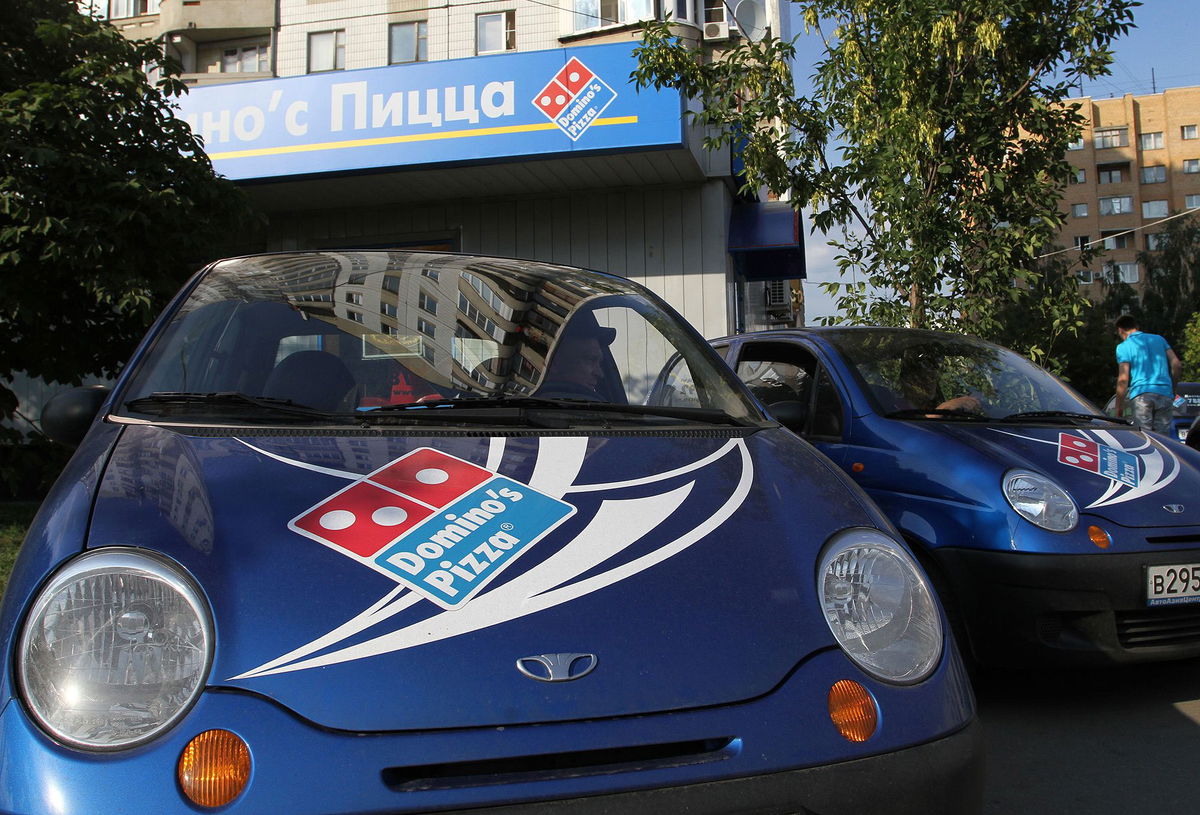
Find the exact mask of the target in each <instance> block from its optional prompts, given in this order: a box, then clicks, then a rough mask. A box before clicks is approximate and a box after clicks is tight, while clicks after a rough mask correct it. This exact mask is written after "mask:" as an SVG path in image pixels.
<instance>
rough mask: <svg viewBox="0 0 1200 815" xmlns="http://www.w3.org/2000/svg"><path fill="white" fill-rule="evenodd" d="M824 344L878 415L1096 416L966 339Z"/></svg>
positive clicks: (1034, 374) (876, 335)
mask: <svg viewBox="0 0 1200 815" xmlns="http://www.w3.org/2000/svg"><path fill="white" fill-rule="evenodd" d="M829 338H830V340H831V341H832V343H833V344H834V346H835V347H836V348H837V349H838V350H839V352H840V354H841V356H842V358H843V359H844V360H845V361H846V362H847V363H848V364H849V366H850V367H851V369H852V370H853V371H854V373H855V374H856V375H857V377H858V379H859V381H860V384H862V385H863V386H864V388H865V389H866V391H867V392H868V394H869V395H870V397H871V399H872V400H873V401H874V402H875V405H876V408H877V410H878V412H880V413H882V414H884V415H892V416H897V417H913V418H924V417H925V416H926V414H928V416H929V417H930V418H936V417H951V418H952V417H953V416H954V415H956V414H961V415H962V416H964V417H967V416H974V417H976V418H978V417H985V418H988V419H1007V418H1015V417H1022V416H1025V417H1037V416H1039V415H1045V414H1079V415H1081V416H1086V415H1092V414H1097V413H1099V411H1098V410H1097V409H1096V408H1095V407H1094V406H1093V405H1091V404H1090V403H1089V402H1088V401H1087V400H1086V399H1084V398H1083V397H1082V396H1080V395H1079V394H1077V393H1075V392H1074V391H1073V390H1071V389H1070V388H1068V387H1067V386H1066V385H1064V384H1063V383H1062V382H1061V381H1060V380H1058V379H1057V378H1055V377H1054V376H1052V375H1051V374H1049V373H1048V372H1046V371H1045V370H1044V369H1042V368H1039V367H1038V366H1036V365H1034V364H1033V363H1032V362H1030V361H1029V360H1027V359H1025V358H1024V357H1022V356H1020V355H1019V354H1016V353H1014V352H1012V351H1009V350H1008V349H1006V348H1001V347H1000V346H997V345H992V344H991V343H987V342H983V341H981V340H977V339H974V338H971V337H964V336H959V335H953V334H941V333H936V332H927V331H913V330H905V329H896V330H890V329H878V330H846V331H840V332H833V333H831V334H830V335H829Z"/></svg>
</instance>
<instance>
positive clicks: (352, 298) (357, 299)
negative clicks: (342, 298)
mask: <svg viewBox="0 0 1200 815" xmlns="http://www.w3.org/2000/svg"><path fill="white" fill-rule="evenodd" d="M346 302H347V303H350V304H351V305H355V306H361V305H362V302H363V296H362V292H357V291H348V292H346Z"/></svg>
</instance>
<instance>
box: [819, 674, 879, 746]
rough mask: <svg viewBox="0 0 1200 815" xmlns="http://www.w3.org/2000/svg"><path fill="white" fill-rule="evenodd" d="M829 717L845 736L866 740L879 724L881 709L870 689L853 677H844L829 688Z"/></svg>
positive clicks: (846, 737) (849, 738) (850, 738)
mask: <svg viewBox="0 0 1200 815" xmlns="http://www.w3.org/2000/svg"><path fill="white" fill-rule="evenodd" d="M829 718H830V719H831V720H832V721H833V724H834V727H836V728H837V729H838V732H839V733H841V734H842V737H843V738H845V739H847V740H849V741H866V740H867V739H869V738H871V736H873V735H874V734H875V728H876V727H877V726H878V725H879V709H878V708H877V707H876V706H875V697H873V696H872V695H871V692H870V691H869V690H867V689H866V688H864V687H863V686H862V685H860V684H859V683H857V682H855V681H854V680H852V679H843V680H841V681H839V682H835V683H834V684H833V687H832V688H830V689H829Z"/></svg>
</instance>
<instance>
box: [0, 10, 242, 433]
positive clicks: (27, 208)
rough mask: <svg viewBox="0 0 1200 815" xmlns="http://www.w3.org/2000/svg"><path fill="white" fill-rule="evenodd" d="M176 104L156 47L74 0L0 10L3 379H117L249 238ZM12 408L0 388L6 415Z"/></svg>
mask: <svg viewBox="0 0 1200 815" xmlns="http://www.w3.org/2000/svg"><path fill="white" fill-rule="evenodd" d="M147 65H159V66H162V68H163V78H162V79H160V80H159V81H157V82H156V83H154V84H152V83H151V82H150V81H149V80H148V79H147V76H146V74H145V72H144V68H145V66H147ZM184 90H185V87H184V85H183V83H182V82H181V81H180V80H179V78H178V73H177V68H176V67H175V66H173V65H170V64H167V63H166V62H165V61H164V59H163V55H162V53H161V51H160V49H159V48H158V47H157V46H155V45H154V44H152V43H150V42H145V41H143V42H129V41H127V40H126V39H124V38H123V37H122V36H121V35H120V34H119V33H118V32H117V31H116V30H115V29H113V28H112V27H111V26H109V25H107V24H106V23H103V22H100V21H97V20H94V19H92V18H90V17H88V16H85V15H83V14H80V13H79V11H78V10H77V9H76V6H75V4H74V3H73V2H71V0H7V2H5V3H4V4H2V5H0V331H3V334H4V337H5V340H6V341H5V343H3V344H2V345H0V380H3V379H8V378H9V377H11V374H12V373H13V372H15V371H22V370H24V371H26V372H27V373H29V374H30V375H31V376H35V377H42V378H45V379H48V380H56V381H61V382H72V381H74V382H78V381H79V379H80V378H81V377H83V376H86V375H89V374H110V373H112V372H113V371H114V370H115V369H116V368H117V367H118V366H119V365H120V364H121V362H122V361H123V360H124V358H125V357H126V356H127V355H128V354H129V352H130V350H131V348H132V345H133V344H134V342H135V341H136V340H137V338H138V337H140V335H141V334H142V333H143V332H144V330H145V328H146V326H147V324H148V322H149V320H150V319H151V318H152V317H153V315H154V314H155V313H157V311H158V310H159V309H160V308H161V306H162V304H163V302H164V301H165V299H166V297H168V296H169V295H170V294H171V293H172V292H173V291H175V290H176V289H177V288H178V287H179V285H180V283H181V282H182V281H183V280H184V279H186V274H187V273H188V272H189V271H190V270H194V269H195V268H196V266H197V265H198V264H200V263H202V262H204V261H206V260H208V259H211V258H213V257H215V256H218V255H219V254H221V252H220V248H221V246H222V240H221V239H222V237H224V236H228V235H231V234H233V235H236V234H238V233H239V232H240V233H242V234H244V232H245V229H246V226H247V224H248V223H249V222H250V219H249V217H248V212H249V210H248V208H247V205H246V203H245V200H244V198H243V196H242V195H241V193H240V191H239V190H238V189H237V188H236V187H234V186H233V184H232V183H231V182H229V181H226V180H224V179H221V178H219V177H217V176H216V175H215V174H214V173H213V170H212V166H211V164H210V162H209V160H208V158H207V157H206V156H205V155H204V153H203V151H202V148H201V144H200V142H199V141H198V139H197V138H196V137H195V136H193V134H192V132H191V131H190V130H189V129H188V127H187V125H186V124H184V122H183V121H182V120H181V119H178V118H176V117H175V114H174V109H173V107H172V102H171V99H172V98H173V97H176V96H178V95H179V94H180V93H182V92H184ZM15 407H16V403H15V398H14V396H13V394H12V392H11V390H10V389H9V388H7V387H5V386H4V385H3V382H2V381H0V412H2V413H4V414H6V415H11V411H12V410H13V409H14V408H15Z"/></svg>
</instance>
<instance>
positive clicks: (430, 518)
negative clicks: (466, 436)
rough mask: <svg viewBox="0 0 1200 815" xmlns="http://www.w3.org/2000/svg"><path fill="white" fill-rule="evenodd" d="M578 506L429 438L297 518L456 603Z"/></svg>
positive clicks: (297, 528) (304, 529)
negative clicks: (434, 446) (450, 452)
mask: <svg viewBox="0 0 1200 815" xmlns="http://www.w3.org/2000/svg"><path fill="white" fill-rule="evenodd" d="M574 513H575V507H574V506H572V505H571V504H568V503H566V502H564V501H560V500H558V499H557V498H554V497H552V496H549V495H546V494H545V493H541V492H539V491H537V490H535V489H533V488H532V487H530V486H529V485H528V484H522V483H521V482H519V481H514V480H513V479H511V478H507V477H505V476H502V475H499V474H498V473H494V472H492V471H491V470H487V469H484V468H483V467H479V466H476V465H475V464H472V463H470V462H468V461H463V460H462V459H459V458H455V457H454V456H451V455H448V454H446V453H442V452H440V451H438V450H434V449H432V448H428V447H423V448H421V449H419V450H414V451H412V452H411V453H408V454H407V455H405V456H402V457H400V458H398V459H396V460H395V461H393V462H391V463H390V464H387V465H385V466H384V467H381V468H380V469H378V470H376V471H375V472H373V473H370V474H369V475H367V476H364V477H363V478H361V479H359V480H358V481H356V482H354V483H352V484H351V485H350V486H348V487H346V488H344V489H342V490H339V491H338V492H336V493H334V494H333V495H331V496H329V497H328V498H326V499H325V500H323V501H321V502H320V503H318V504H316V505H315V506H313V507H311V508H309V509H307V510H305V511H304V512H302V513H300V514H299V515H297V516H296V517H295V518H293V519H292V520H291V521H290V522H289V523H288V528H289V529H291V530H292V531H293V532H296V533H298V534H300V535H303V536H305V537H307V538H310V539H312V540H315V541H317V542H319V543H322V544H324V545H325V546H328V547H329V548H331V549H333V550H334V551H336V552H339V553H340V554H342V555H345V556H347V557H349V558H352V559H354V560H356V561H358V562H359V563H362V564H363V565H365V566H369V567H370V568H372V569H374V570H376V571H377V572H380V573H381V574H384V575H387V576H388V577H390V578H392V579H393V580H395V581H397V582H398V583H402V584H404V585H407V586H408V587H409V588H411V589H412V590H413V591H416V592H418V593H420V594H422V595H424V596H425V597H426V598H428V599H429V600H431V601H432V602H434V603H436V604H437V605H439V606H441V607H442V608H445V609H450V610H453V609H457V608H461V607H462V606H463V605H464V604H465V603H466V602H467V601H469V600H470V599H471V598H472V597H474V596H475V595H476V594H478V593H479V592H480V590H482V589H483V587H484V586H486V585H487V584H488V583H490V582H491V581H492V580H494V579H495V578H496V577H497V576H498V575H499V574H500V573H501V572H502V571H504V569H506V568H508V567H509V566H511V565H512V563H513V562H514V561H515V560H516V559H517V558H518V557H519V556H520V555H522V554H524V553H525V552H526V551H528V549H529V548H530V547H531V546H533V545H534V544H535V543H537V542H538V541H539V540H541V539H542V538H543V537H545V535H546V534H547V533H549V532H550V531H551V530H552V529H554V528H555V527H556V526H558V525H559V524H560V523H562V522H563V521H565V520H566V519H567V518H569V517H570V516H571V515H573V514H574Z"/></svg>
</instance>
